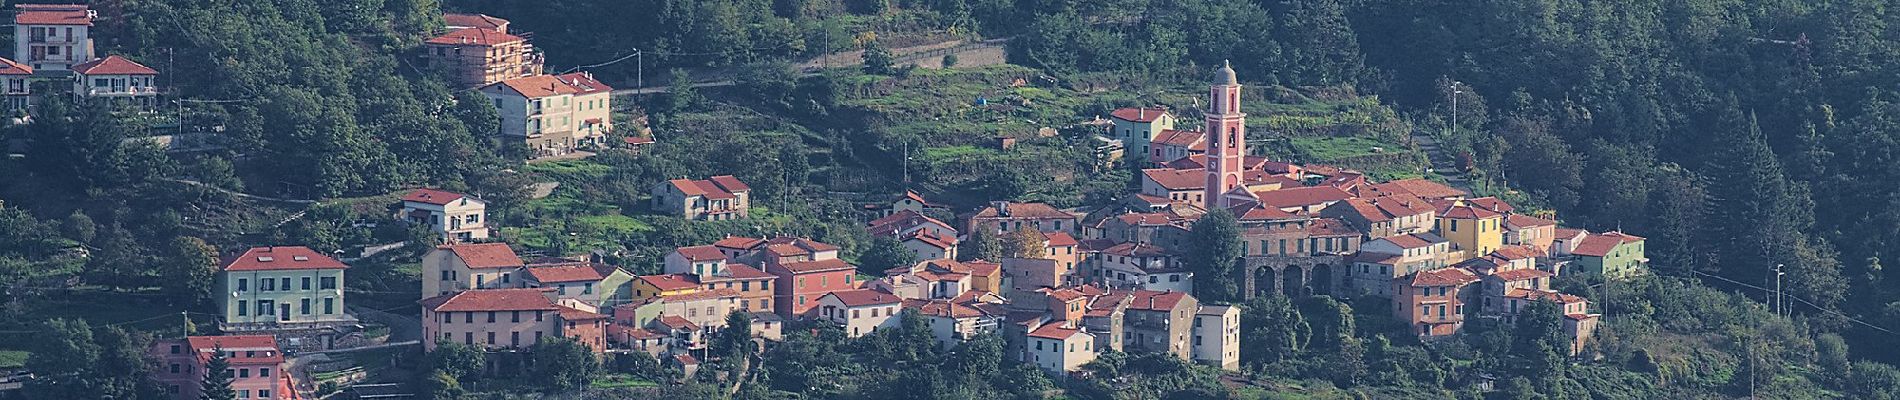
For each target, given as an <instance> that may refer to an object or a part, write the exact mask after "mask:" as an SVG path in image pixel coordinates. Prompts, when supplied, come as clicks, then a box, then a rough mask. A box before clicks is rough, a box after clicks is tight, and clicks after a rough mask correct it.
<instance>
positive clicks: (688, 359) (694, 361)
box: [673, 328, 699, 365]
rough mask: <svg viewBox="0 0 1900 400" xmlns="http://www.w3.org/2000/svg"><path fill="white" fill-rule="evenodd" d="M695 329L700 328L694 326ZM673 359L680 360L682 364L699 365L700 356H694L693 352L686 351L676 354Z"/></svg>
mask: <svg viewBox="0 0 1900 400" xmlns="http://www.w3.org/2000/svg"><path fill="white" fill-rule="evenodd" d="M693 329H699V328H693ZM673 361H678V362H679V363H680V365H699V359H698V358H693V355H692V354H686V353H679V354H674V355H673Z"/></svg>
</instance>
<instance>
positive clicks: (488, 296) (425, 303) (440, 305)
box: [418, 288, 559, 312]
mask: <svg viewBox="0 0 1900 400" xmlns="http://www.w3.org/2000/svg"><path fill="white" fill-rule="evenodd" d="M418 303H420V304H422V308H426V309H429V310H430V311H435V312H462V311H530V310H547V311H553V310H556V309H558V308H559V306H556V305H555V304H554V301H553V300H548V296H547V291H546V290H545V289H538V288H536V289H483V290H465V291H461V292H455V293H450V294H446V295H441V296H436V297H430V298H427V299H423V300H422V301H420V302H418Z"/></svg>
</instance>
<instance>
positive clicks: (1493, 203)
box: [1465, 196, 1517, 213]
mask: <svg viewBox="0 0 1900 400" xmlns="http://www.w3.org/2000/svg"><path fill="white" fill-rule="evenodd" d="M1465 203H1466V204H1470V205H1471V206H1473V207H1478V208H1482V209H1486V210H1491V211H1496V212H1499V213H1510V212H1513V211H1517V207H1512V206H1511V203H1506V202H1504V200H1498V198H1496V197H1490V196H1485V197H1479V198H1475V199H1467V200H1465Z"/></svg>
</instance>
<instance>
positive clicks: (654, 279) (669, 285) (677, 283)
mask: <svg viewBox="0 0 1900 400" xmlns="http://www.w3.org/2000/svg"><path fill="white" fill-rule="evenodd" d="M636 279H639V280H640V281H641V282H646V284H647V285H649V286H653V287H654V288H657V289H659V290H661V291H674V290H685V289H692V288H697V287H699V279H698V278H697V277H694V276H693V274H685V273H680V274H659V275H641V276H639V277H638V278H636Z"/></svg>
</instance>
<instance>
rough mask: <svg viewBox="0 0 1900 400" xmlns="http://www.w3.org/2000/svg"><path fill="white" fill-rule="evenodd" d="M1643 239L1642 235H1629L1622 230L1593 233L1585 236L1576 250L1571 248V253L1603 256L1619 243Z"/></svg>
mask: <svg viewBox="0 0 1900 400" xmlns="http://www.w3.org/2000/svg"><path fill="white" fill-rule="evenodd" d="M1641 241H1643V238H1642V237H1639V236H1636V235H1628V234H1624V233H1622V232H1609V233H1597V234H1591V235H1590V236H1588V237H1585V238H1583V243H1579V244H1577V248H1576V250H1571V251H1570V253H1571V254H1577V255H1584V256H1592V257H1603V256H1606V255H1609V254H1610V250H1615V249H1616V246H1618V245H1622V244H1624V243H1635V242H1641Z"/></svg>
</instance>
